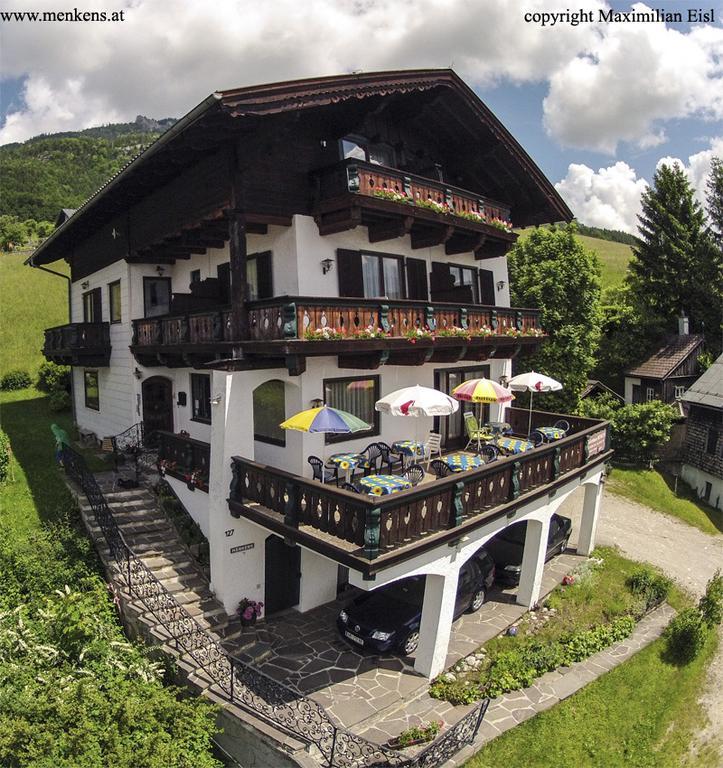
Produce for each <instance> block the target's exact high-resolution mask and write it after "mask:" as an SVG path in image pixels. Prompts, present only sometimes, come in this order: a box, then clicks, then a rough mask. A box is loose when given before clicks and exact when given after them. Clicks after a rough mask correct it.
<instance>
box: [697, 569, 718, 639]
mask: <svg viewBox="0 0 723 768" xmlns="http://www.w3.org/2000/svg"><path fill="white" fill-rule="evenodd" d="M698 610H699V611H700V614H701V617H702V618H703V621H704V622H705V623H706V624H707V625H708V626H709V627H715V626H717V625H718V624H720V623H721V621H723V576H722V575H721V572H720V570H717V571H716V572H715V573H714V574H713V577H712V578H711V580H710V581H709V582H708V585H707V586H706V588H705V594H704V595H703V597H701V599H700V602H699V603H698Z"/></svg>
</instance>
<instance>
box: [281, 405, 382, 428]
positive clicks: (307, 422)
mask: <svg viewBox="0 0 723 768" xmlns="http://www.w3.org/2000/svg"><path fill="white" fill-rule="evenodd" d="M279 426H280V427H281V429H295V430H297V431H299V432H324V433H336V434H346V433H348V432H361V431H362V430H365V429H371V428H372V427H371V424H367V423H366V421H362V420H361V419H359V418H357V417H356V416H354V414H353V413H347V412H346V411H340V410H338V409H337V408H330V407H329V406H328V405H322V406H321V408H309V409H308V410H306V411H300V412H299V413H297V414H295V415H294V416H291V417H290V418H288V419H286V421H282V422H281V424H279Z"/></svg>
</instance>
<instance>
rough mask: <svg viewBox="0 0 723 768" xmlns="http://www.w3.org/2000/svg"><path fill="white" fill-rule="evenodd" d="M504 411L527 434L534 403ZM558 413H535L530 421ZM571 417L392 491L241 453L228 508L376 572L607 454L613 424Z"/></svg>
mask: <svg viewBox="0 0 723 768" xmlns="http://www.w3.org/2000/svg"><path fill="white" fill-rule="evenodd" d="M506 418H507V420H508V422H509V423H510V425H511V427H512V432H513V434H515V435H519V436H526V435H527V419H528V411H526V410H524V409H517V408H511V409H508V411H507V412H506ZM559 418H561V417H560V416H559V415H558V414H552V413H545V412H542V411H535V412H533V414H532V429H533V430H534V429H536V428H537V427H541V426H546V425H551V424H554V423H555V422H556V421H557V420H558V419H559ZM564 418H565V419H567V421H568V422H569V424H570V430H569V432H568V433H567V435H566V436H565V437H563V438H562V439H559V440H556V441H554V442H550V443H544V444H542V445H540V446H539V447H537V448H534V449H532V450H529V451H527V452H525V453H522V454H517V455H512V456H507V457H504V458H503V457H500V458H498V459H496V460H494V461H491V462H489V463H486V464H483V465H482V466H481V467H479V468H477V469H470V470H467V471H463V472H458V473H454V474H452V475H450V476H448V477H444V478H440V479H436V480H432V479H431V478H429V477H426V478H425V480H424V481H423V482H422V483H420V484H419V485H417V486H415V487H413V488H410V489H408V490H403V491H400V492H397V493H393V494H390V495H386V496H370V495H366V494H359V493H354V492H352V491H347V490H344V489H342V488H337V487H335V486H333V485H329V484H321V483H319V482H316V481H314V480H309V479H306V478H302V477H299V476H297V475H293V474H291V473H289V472H285V471H284V470H281V469H277V468H275V467H269V466H264V465H261V464H258V463H256V462H253V461H249V460H248V459H244V458H242V457H238V456H236V457H234V458H233V482H232V486H231V491H230V498H229V501H228V503H229V508H230V511H231V514H232V515H233V516H234V517H244V518H247V519H249V520H251V521H253V522H255V523H257V524H260V525H262V526H264V527H265V528H267V529H268V530H271V531H273V532H275V533H277V534H278V535H280V536H282V537H283V538H284V539H285V540H287V541H293V542H296V543H298V544H301V545H303V546H305V547H307V548H309V549H311V550H314V551H316V552H318V553H319V554H322V555H324V556H326V557H329V558H331V559H333V560H335V561H337V562H340V563H342V564H343V565H346V566H348V567H350V568H353V569H354V570H356V571H359V572H361V573H363V574H364V576H365V577H372V576H373V575H374V574H375V573H376V572H378V571H381V570H383V569H385V568H388V567H391V566H393V565H395V564H398V563H401V562H404V561H406V560H408V559H409V558H410V557H412V556H414V555H416V554H419V553H421V552H425V551H428V550H431V549H433V548H435V547H438V546H440V545H443V544H449V543H450V542H454V541H455V540H459V539H461V538H462V537H463V536H465V535H466V533H468V532H470V531H472V530H475V529H476V528H478V527H480V526H481V525H483V524H485V523H487V522H489V521H491V520H494V519H496V518H499V517H502V516H506V517H507V518H509V519H512V518H514V517H515V515H516V514H517V511H518V510H519V509H520V508H521V507H522V506H523V505H525V504H527V503H529V502H531V501H534V500H536V499H539V498H542V497H551V496H552V495H554V494H555V493H556V491H557V489H558V488H560V487H561V486H562V485H564V484H566V483H568V482H569V481H570V480H573V479H575V478H577V477H580V476H581V475H584V474H586V473H587V472H588V470H590V469H591V468H593V467H597V466H599V465H601V464H602V463H603V462H605V461H606V460H607V459H608V458H609V456H610V455H611V451H610V450H609V442H608V425H607V422H604V421H600V420H595V419H584V418H580V417H575V416H565V417H564Z"/></svg>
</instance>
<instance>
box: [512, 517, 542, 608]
mask: <svg viewBox="0 0 723 768" xmlns="http://www.w3.org/2000/svg"><path fill="white" fill-rule="evenodd" d="M549 531H550V518H549V517H546V518H545V519H544V520H543V521H539V520H528V521H527V532H526V535H525V550H524V552H523V555H522V570H521V571H520V586H519V588H518V590H517V602H518V604H519V605H524V606H526V607H527V608H532V606H533V605H534V604H535V603H536V602H537V601H538V599H539V597H540V586H541V584H542V569H543V568H544V565H545V553H546V552H547V536H548V534H549Z"/></svg>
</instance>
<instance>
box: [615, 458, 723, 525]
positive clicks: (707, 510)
mask: <svg viewBox="0 0 723 768" xmlns="http://www.w3.org/2000/svg"><path fill="white" fill-rule="evenodd" d="M673 486H674V481H673V478H671V477H670V476H668V475H663V474H661V473H660V472H658V471H656V470H648V469H621V468H617V467H616V468H615V469H613V471H612V473H611V474H610V477H609V478H608V483H607V485H606V488H607V490H609V491H612V492H613V493H617V494H618V495H620V496H625V498H627V499H630V500H631V501H635V502H637V503H638V504H643V505H645V506H646V507H651V508H652V509H654V510H656V511H657V512H663V513H664V514H666V515H672V516H673V517H677V518H678V519H679V520H682V521H683V522H684V523H688V525H693V526H695V527H696V528H699V529H700V530H701V531H703V532H704V533H710V534H716V533H723V513H721V512H720V510H717V509H714V508H713V507H711V506H709V505H708V504H705V503H704V502H702V501H700V499H698V498H697V497H696V496H695V494H694V493H693V492H692V490H691V489H690V488H689V487H688V486H687V485H686V484H685V483H684V482H683V481H682V480H678V492H677V495H676V494H675V493H674V491H673Z"/></svg>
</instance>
